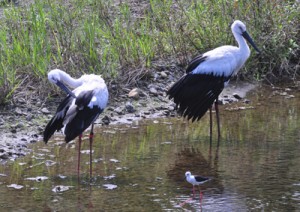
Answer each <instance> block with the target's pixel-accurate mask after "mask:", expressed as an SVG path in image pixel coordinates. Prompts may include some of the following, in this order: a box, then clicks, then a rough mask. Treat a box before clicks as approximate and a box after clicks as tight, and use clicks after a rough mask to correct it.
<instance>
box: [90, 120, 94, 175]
mask: <svg viewBox="0 0 300 212" xmlns="http://www.w3.org/2000/svg"><path fill="white" fill-rule="evenodd" d="M93 137H94V124H92V127H91V132H90V178H92V154H93Z"/></svg>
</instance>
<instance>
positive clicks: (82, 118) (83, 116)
mask: <svg viewBox="0 0 300 212" xmlns="http://www.w3.org/2000/svg"><path fill="white" fill-rule="evenodd" d="M93 95H94V91H93V90H90V91H84V92H81V93H80V94H79V95H78V96H77V98H76V101H75V104H76V106H77V108H76V115H75V116H74V118H72V120H70V121H69V122H68V123H67V124H66V127H65V130H64V134H65V136H66V137H65V141H66V142H69V141H71V140H73V139H74V138H76V137H77V136H79V135H81V134H82V133H83V131H84V130H86V128H88V127H89V126H90V125H91V124H92V123H93V122H94V121H95V120H96V119H97V118H98V116H99V114H100V113H101V112H102V111H103V108H100V107H98V106H96V105H95V106H93V108H90V107H89V106H88V104H89V103H90V101H91V99H92V97H93Z"/></svg>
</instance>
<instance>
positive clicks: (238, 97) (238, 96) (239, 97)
mask: <svg viewBox="0 0 300 212" xmlns="http://www.w3.org/2000/svg"><path fill="white" fill-rule="evenodd" d="M232 96H233V97H234V98H236V99H238V100H240V99H242V98H243V97H241V96H240V95H239V94H237V93H233V94H232Z"/></svg>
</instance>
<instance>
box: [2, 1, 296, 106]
mask: <svg viewBox="0 0 300 212" xmlns="http://www.w3.org/2000/svg"><path fill="white" fill-rule="evenodd" d="M133 3H134V4H133ZM1 7H2V8H1V11H2V18H1V19H0V93H1V96H0V104H2V103H4V102H5V101H7V100H9V99H10V98H12V96H13V95H14V91H15V90H16V89H17V88H18V87H19V85H20V84H21V83H20V81H22V80H23V79H30V80H32V81H35V82H41V83H44V82H45V81H46V77H45V76H46V73H47V72H48V71H49V70H51V69H53V68H61V69H63V70H66V71H68V72H69V73H71V75H74V76H79V75H80V74H82V73H96V74H102V75H103V76H104V77H105V79H106V80H107V81H109V80H111V79H117V80H119V81H122V82H123V83H124V82H125V83H134V82H135V81H136V80H139V79H141V78H143V77H144V76H147V75H148V73H149V72H151V71H153V70H155V68H156V64H158V63H159V64H163V65H164V66H165V67H168V66H174V65H176V66H180V67H183V66H185V65H186V64H187V62H188V61H189V60H190V59H191V57H192V56H194V55H196V54H198V53H201V52H205V51H207V50H209V49H211V48H215V47H217V46H220V45H224V44H233V45H236V44H235V41H234V38H233V36H232V34H231V31H230V27H229V26H230V23H232V21H233V20H235V19H240V20H242V21H244V22H245V23H246V24H247V27H248V31H249V33H250V35H251V36H252V37H253V38H254V40H255V42H256V44H257V46H258V47H259V48H260V49H261V50H262V51H263V54H262V55H261V56H260V57H257V56H255V54H252V57H251V58H250V59H249V61H248V62H247V64H246V67H245V68H244V69H243V70H242V71H241V72H240V73H239V75H240V76H244V77H250V78H252V79H258V80H261V79H265V78H270V77H272V76H276V77H277V79H279V78H280V77H281V76H282V75H289V76H290V78H292V79H294V78H296V77H297V76H299V68H298V69H297V68H295V67H297V66H296V65H297V64H298V65H299V52H300V50H299V49H300V48H299V37H300V35H299V31H300V29H299V26H300V21H299V20H300V15H299V14H300V13H299V9H300V5H299V4H297V3H294V1H280V0H261V1H246V0H237V1H225V0H214V1H208V0H207V1H206V0H202V1H196V0H188V1H187V0H163V1H161V0H149V1H129V0H128V1H115V0H86V1H82V0H68V1H65V0H48V1H42V0H35V1H34V3H32V4H29V5H26V6H25V7H14V6H13V5H6V4H5V5H2V6H1ZM25 84H26V83H25ZM22 85H24V82H23V81H22ZM37 87H38V86H37Z"/></svg>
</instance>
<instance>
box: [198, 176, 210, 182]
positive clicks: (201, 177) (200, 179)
mask: <svg viewBox="0 0 300 212" xmlns="http://www.w3.org/2000/svg"><path fill="white" fill-rule="evenodd" d="M195 180H196V181H197V182H205V181H208V180H210V178H209V177H203V176H200V175H197V176H195Z"/></svg>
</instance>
